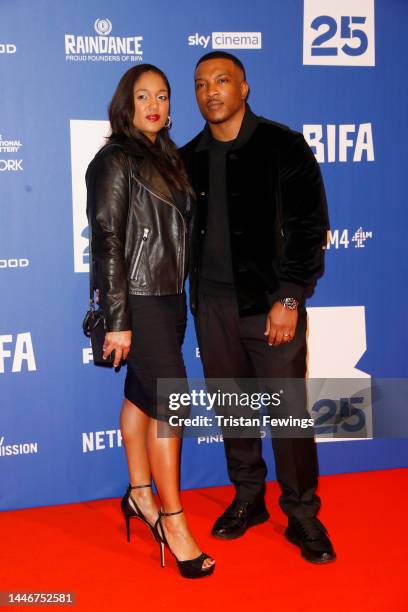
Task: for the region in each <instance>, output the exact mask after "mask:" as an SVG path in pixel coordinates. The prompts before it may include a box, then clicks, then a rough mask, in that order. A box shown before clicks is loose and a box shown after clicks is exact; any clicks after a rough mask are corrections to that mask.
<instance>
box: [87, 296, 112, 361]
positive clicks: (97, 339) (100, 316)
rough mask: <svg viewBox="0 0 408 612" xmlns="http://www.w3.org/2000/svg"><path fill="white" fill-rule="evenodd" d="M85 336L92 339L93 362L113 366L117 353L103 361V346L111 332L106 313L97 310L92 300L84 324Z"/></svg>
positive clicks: (99, 309)
mask: <svg viewBox="0 0 408 612" xmlns="http://www.w3.org/2000/svg"><path fill="white" fill-rule="evenodd" d="M82 329H83V330H84V334H85V336H87V338H90V339H91V346H92V355H93V362H94V364H95V365H104V366H112V365H113V361H114V357H115V351H112V353H111V354H110V355H108V357H107V358H106V359H103V344H104V342H105V334H106V333H107V332H108V331H109V329H108V326H107V323H106V318H105V313H104V312H103V310H102V309H101V308H98V310H95V306H94V301H93V299H91V303H90V307H89V310H88V312H87V313H86V315H85V318H84V320H83V322H82Z"/></svg>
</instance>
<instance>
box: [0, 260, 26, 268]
mask: <svg viewBox="0 0 408 612" xmlns="http://www.w3.org/2000/svg"><path fill="white" fill-rule="evenodd" d="M29 265H30V261H29V260H28V259H24V258H21V259H0V270H4V269H5V268H28V266H29Z"/></svg>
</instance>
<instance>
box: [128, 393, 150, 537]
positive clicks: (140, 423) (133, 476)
mask: <svg viewBox="0 0 408 612" xmlns="http://www.w3.org/2000/svg"><path fill="white" fill-rule="evenodd" d="M151 420H152V419H151V418H150V417H148V416H147V415H146V414H145V413H144V412H143V411H142V410H140V408H138V407H137V406H136V405H135V404H133V403H132V402H130V401H129V400H127V399H126V398H125V399H124V400H123V404H122V410H121V413H120V430H121V433H122V439H123V444H124V447H125V452H126V459H127V464H128V470H129V482H130V484H131V485H132V486H133V485H141V484H150V482H151V477H152V476H151V469H150V464H149V458H148V454H147V446H146V444H147V431H148V427H149V422H150V421H151ZM131 495H132V497H133V499H134V500H135V501H136V503H137V504H138V506H139V507H140V510H141V511H142V512H143V514H144V515H145V517H146V519H147V520H148V521H149V523H150V524H151V525H154V523H155V522H156V519H157V514H158V511H157V505H156V502H155V500H154V497H153V493H152V489H151V488H150V487H144V488H143V489H132V492H131Z"/></svg>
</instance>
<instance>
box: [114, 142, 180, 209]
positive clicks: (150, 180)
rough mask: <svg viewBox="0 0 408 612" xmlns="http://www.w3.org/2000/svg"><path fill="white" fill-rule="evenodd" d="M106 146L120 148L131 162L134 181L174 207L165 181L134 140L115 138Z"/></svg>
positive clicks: (173, 201) (147, 155) (171, 194)
mask: <svg viewBox="0 0 408 612" xmlns="http://www.w3.org/2000/svg"><path fill="white" fill-rule="evenodd" d="M108 144H111V145H118V146H120V147H121V148H122V150H123V151H124V153H125V154H126V155H127V156H128V159H129V160H130V161H131V164H130V167H131V173H132V174H133V177H134V178H135V179H136V180H138V181H139V182H140V183H142V184H143V185H144V186H145V187H147V189H149V190H150V191H151V192H152V193H154V195H156V196H157V197H159V198H160V199H162V200H164V201H167V202H170V203H171V204H173V205H175V206H176V203H175V199H174V196H173V193H172V191H171V189H170V187H169V185H168V183H167V181H166V180H165V178H164V177H163V175H162V174H161V173H160V172H159V171H158V169H157V167H156V165H155V163H154V161H153V159H152V158H151V157H150V156H149V154H148V153H146V152H145V151H143V149H142V148H141V147H140V145H139V143H138V142H137V141H136V140H134V139H132V138H117V139H114V140H111V141H110V142H109V143H108ZM132 158H133V160H132ZM132 161H133V163H132Z"/></svg>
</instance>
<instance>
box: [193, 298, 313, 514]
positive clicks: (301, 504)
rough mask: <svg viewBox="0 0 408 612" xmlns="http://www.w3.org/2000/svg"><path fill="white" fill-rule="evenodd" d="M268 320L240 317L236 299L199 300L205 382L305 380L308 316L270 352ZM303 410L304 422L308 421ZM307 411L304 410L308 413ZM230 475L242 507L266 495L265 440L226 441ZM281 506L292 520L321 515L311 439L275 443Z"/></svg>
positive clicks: (301, 311) (282, 439) (199, 336)
mask: <svg viewBox="0 0 408 612" xmlns="http://www.w3.org/2000/svg"><path fill="white" fill-rule="evenodd" d="M265 323H266V314H262V315H256V316H249V317H239V313H238V308H237V303H236V298H235V296H234V297H233V296H222V297H221V296H209V295H204V294H202V293H201V294H200V296H199V303H198V312H197V315H196V317H195V325H196V333H197V339H198V344H199V348H200V354H201V359H202V362H203V368H204V375H205V377H206V378H243V379H244V378H246V379H248V378H258V379H272V378H281V379H284V378H296V379H300V378H304V376H305V374H306V357H307V345H306V328H307V314H306V309H305V307H304V306H300V307H299V318H298V324H297V328H296V334H295V337H294V339H293V340H292V341H291V342H289V343H285V344H282V345H279V346H269V345H268V343H267V337H266V336H264V331H265ZM303 408H304V414H305V416H307V417H308V416H309V415H308V414H307V412H306V406H304V407H303ZM303 408H302V410H303ZM224 447H225V454H226V459H227V466H228V474H229V477H230V479H231V482H232V483H233V484H234V485H235V487H236V494H237V497H238V498H239V499H240V500H242V501H254V500H255V499H257V498H259V496H262V495H263V494H264V491H265V478H266V472H267V467H266V464H265V461H264V460H263V457H262V441H261V439H260V438H257V437H252V438H229V437H225V436H224ZM272 447H273V452H274V457H275V468H276V478H277V480H278V483H279V485H280V488H281V491H282V493H281V496H280V498H279V504H280V506H281V508H282V510H283V511H284V512H285V513H286V514H287V515H288V516H297V517H298V518H304V517H313V516H316V514H317V513H318V511H319V508H320V498H319V497H318V496H317V495H316V489H317V483H318V463H317V452H316V444H315V441H314V438H313V437H312V436H309V437H294V438H286V437H275V438H274V437H272Z"/></svg>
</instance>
